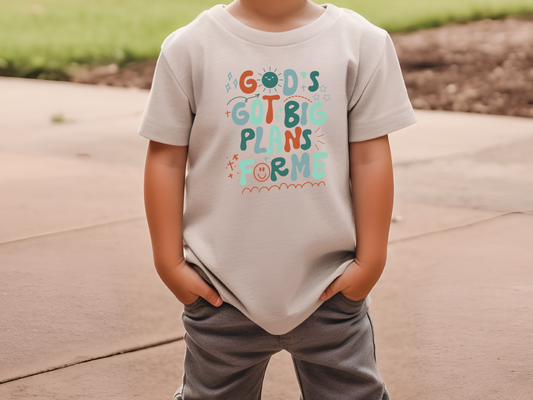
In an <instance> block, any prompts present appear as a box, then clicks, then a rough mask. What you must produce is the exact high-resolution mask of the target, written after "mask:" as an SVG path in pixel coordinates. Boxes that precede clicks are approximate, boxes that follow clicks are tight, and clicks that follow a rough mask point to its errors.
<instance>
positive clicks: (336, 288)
mask: <svg viewBox="0 0 533 400" xmlns="http://www.w3.org/2000/svg"><path fill="white" fill-rule="evenodd" d="M341 276H342V275H340V276H338V277H337V278H335V280H334V281H333V282H331V283H330V284H329V286H328V287H327V288H326V290H324V292H323V293H322V294H321V295H320V300H324V301H326V300H329V299H330V298H332V297H333V296H335V294H336V293H337V292H340V291H341V290H342V289H343V288H341V287H340V285H341V284H342V281H341V279H340V278H341Z"/></svg>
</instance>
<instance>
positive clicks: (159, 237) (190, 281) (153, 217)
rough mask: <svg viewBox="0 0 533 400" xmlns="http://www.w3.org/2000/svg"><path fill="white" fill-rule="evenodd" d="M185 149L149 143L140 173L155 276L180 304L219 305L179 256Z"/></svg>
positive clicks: (198, 276)
mask: <svg viewBox="0 0 533 400" xmlns="http://www.w3.org/2000/svg"><path fill="white" fill-rule="evenodd" d="M187 152H188V146H171V145H166V144H163V143H158V142H154V141H150V144H149V146H148V154H147V156H146V165H145V171H144V203H145V208H146V218H147V220H148V227H149V229H150V237H151V239H152V250H153V255H154V263H155V267H156V270H157V273H158V274H159V276H160V277H161V280H162V281H163V282H164V283H165V285H166V286H167V287H168V288H169V289H170V291H171V292H172V293H174V295H175V296H176V297H177V298H178V300H179V301H181V302H182V303H184V304H190V303H192V302H194V301H195V300H196V299H197V298H198V296H201V297H203V298H204V299H205V300H207V301H208V302H209V303H211V304H213V305H214V306H217V307H218V306H219V305H221V304H222V299H221V298H220V297H219V295H218V293H217V292H216V291H214V290H213V289H212V288H211V286H209V285H208V284H207V283H206V282H205V281H204V280H203V279H202V277H201V276H200V275H198V273H197V272H196V271H195V270H194V269H193V268H192V267H191V266H189V265H188V264H187V261H186V260H185V258H184V256H183V203H184V199H183V196H184V187H185V169H186V163H187Z"/></svg>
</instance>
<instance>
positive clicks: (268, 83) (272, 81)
mask: <svg viewBox="0 0 533 400" xmlns="http://www.w3.org/2000/svg"><path fill="white" fill-rule="evenodd" d="M261 82H262V83H263V85H265V87H267V88H269V89H271V88H273V87H275V86H276V85H277V84H278V76H277V75H276V74H275V73H274V72H267V73H266V74H264V75H263V78H262V79H261Z"/></svg>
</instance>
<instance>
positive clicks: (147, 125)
mask: <svg viewBox="0 0 533 400" xmlns="http://www.w3.org/2000/svg"><path fill="white" fill-rule="evenodd" d="M193 120H194V114H193V113H192V110H191V105H190V102H189V99H188V97H187V95H186V94H185V92H184V91H183V89H182V88H181V86H180V84H179V82H178V81H177V79H176V77H175V75H174V73H173V71H172V69H171V68H170V65H169V64H168V61H167V60H166V58H165V56H164V54H163V52H161V53H160V55H159V58H158V59H157V64H156V67H155V73H154V78H153V81H152V89H151V90H150V95H149V97H148V104H147V105H146V109H145V110H144V114H143V117H142V121H141V125H140V127H139V130H138V133H139V135H141V136H143V137H145V138H147V139H150V140H153V141H156V142H161V143H165V144H170V145H174V146H187V145H188V144H189V136H190V132H191V128H192V123H193Z"/></svg>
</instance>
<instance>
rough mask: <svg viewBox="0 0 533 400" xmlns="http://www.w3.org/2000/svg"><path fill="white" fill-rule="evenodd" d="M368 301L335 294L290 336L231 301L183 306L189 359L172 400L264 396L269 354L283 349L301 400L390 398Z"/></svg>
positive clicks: (246, 399) (253, 399) (254, 399)
mask: <svg viewBox="0 0 533 400" xmlns="http://www.w3.org/2000/svg"><path fill="white" fill-rule="evenodd" d="M363 304H364V300H359V301H354V300H350V299H348V298H347V297H346V296H344V295H343V294H342V293H340V292H339V293H337V294H336V295H335V296H333V297H332V298H331V299H329V300H327V301H325V302H324V303H323V304H322V305H321V306H320V307H319V308H318V309H317V310H316V311H315V312H314V313H313V314H312V315H311V316H310V317H309V318H307V319H306V320H305V321H304V322H302V323H301V324H300V325H298V326H297V327H296V328H294V329H293V330H292V331H290V332H288V333H286V334H284V335H272V334H270V333H268V332H266V331H265V330H264V329H262V328H260V327H259V326H258V325H256V324H255V323H253V322H252V321H251V320H249V319H248V318H247V317H246V316H244V314H242V313H241V312H240V311H239V310H238V309H237V308H235V307H233V306H232V305H231V304H229V303H223V304H222V305H221V306H220V307H214V306H212V305H211V304H210V303H208V302H207V301H205V300H204V299H203V298H201V297H200V298H198V299H197V300H196V301H195V302H194V303H191V304H188V305H185V307H184V311H183V314H182V320H183V324H184V326H185V336H184V339H185V344H186V352H185V361H184V371H183V378H182V379H183V380H182V385H181V386H180V387H179V389H178V390H177V391H176V393H175V394H174V398H173V399H174V400H230V399H231V400H259V399H261V391H262V387H263V379H264V376H265V371H266V368H267V364H268V362H269V361H270V357H271V356H272V355H273V354H275V353H277V352H279V351H281V350H282V349H285V350H286V351H288V352H289V353H290V354H291V356H292V360H293V363H294V368H295V371H296V375H297V377H298V383H299V386H300V391H301V398H300V399H301V400H302V399H303V400H388V399H389V396H388V394H387V390H386V388H385V383H384V382H383V379H382V378H381V376H380V375H379V373H378V370H377V365H376V353H375V343H374V329H373V326H372V321H371V320H370V315H369V314H368V310H367V308H366V306H364V305H363Z"/></svg>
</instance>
